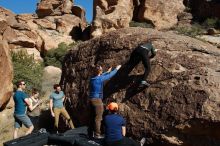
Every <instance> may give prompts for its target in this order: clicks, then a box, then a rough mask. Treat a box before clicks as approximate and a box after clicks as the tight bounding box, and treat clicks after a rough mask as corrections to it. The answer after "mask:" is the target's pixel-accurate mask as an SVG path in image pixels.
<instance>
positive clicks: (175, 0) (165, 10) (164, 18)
mask: <svg viewBox="0 0 220 146" xmlns="http://www.w3.org/2000/svg"><path fill="white" fill-rule="evenodd" d="M184 9H185V6H184V5H183V0H172V1H169V2H168V1H167V0H143V1H141V2H140V5H139V11H138V16H137V18H138V21H148V22H151V23H152V24H153V25H154V26H155V28H157V29H167V28H171V27H172V26H174V25H175V24H177V22H178V19H177V16H178V14H179V13H181V12H183V10H184Z"/></svg>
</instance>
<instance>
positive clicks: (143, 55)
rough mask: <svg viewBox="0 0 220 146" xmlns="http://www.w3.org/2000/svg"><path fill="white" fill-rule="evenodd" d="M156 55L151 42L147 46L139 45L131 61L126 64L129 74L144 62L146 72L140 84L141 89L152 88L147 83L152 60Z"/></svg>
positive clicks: (132, 54)
mask: <svg viewBox="0 0 220 146" xmlns="http://www.w3.org/2000/svg"><path fill="white" fill-rule="evenodd" d="M155 55H156V50H155V48H154V47H153V45H152V43H151V42H147V43H145V44H141V45H139V46H138V47H137V48H135V49H134V51H133V52H132V53H131V56H130V59H129V61H128V62H127V64H126V70H127V71H126V72H127V73H128V74H129V73H130V72H131V71H132V69H133V68H134V67H135V66H136V65H137V64H138V63H139V62H140V61H142V63H143V65H144V68H145V71H144V74H143V77H142V80H141V81H140V82H139V86H140V87H144V86H147V87H148V86H150V84H149V83H148V82H147V81H146V79H147V76H148V75H149V73H150V70H151V65H150V59H151V58H153V57H154V56H155Z"/></svg>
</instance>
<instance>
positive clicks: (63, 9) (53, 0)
mask: <svg viewBox="0 0 220 146" xmlns="http://www.w3.org/2000/svg"><path fill="white" fill-rule="evenodd" d="M72 6H73V2H72V0H50V1H48V0H41V1H40V2H39V3H38V4H37V10H36V13H37V15H38V17H39V18H42V17H45V16H57V15H59V16H60V15H63V14H71V13H72V11H71V9H72Z"/></svg>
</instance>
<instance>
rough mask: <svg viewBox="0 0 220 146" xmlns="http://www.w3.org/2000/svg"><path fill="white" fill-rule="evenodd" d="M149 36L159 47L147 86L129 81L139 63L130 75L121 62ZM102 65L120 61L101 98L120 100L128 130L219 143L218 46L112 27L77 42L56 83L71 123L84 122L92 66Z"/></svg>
mask: <svg viewBox="0 0 220 146" xmlns="http://www.w3.org/2000/svg"><path fill="white" fill-rule="evenodd" d="M148 40H151V41H152V42H153V45H154V46H155V47H156V48H157V49H158V52H157V55H156V57H155V58H154V59H152V61H151V65H152V70H151V73H150V75H149V77H148V81H149V82H150V83H151V86H150V87H149V88H146V89H142V90H141V89H138V88H136V87H135V85H134V84H133V82H134V81H137V80H138V79H140V77H141V74H142V73H143V71H144V68H143V66H142V65H141V63H140V65H138V66H136V68H135V69H134V70H133V71H132V72H131V73H130V74H129V73H127V72H125V70H126V65H125V64H126V62H127V61H128V59H129V56H130V53H131V52H132V50H133V49H134V48H135V47H137V46H138V45H139V44H141V43H143V42H146V41H148ZM94 64H100V65H102V66H103V68H104V69H105V70H107V69H108V68H109V67H110V66H113V67H114V66H116V65H117V64H122V68H121V70H120V71H119V72H118V73H117V74H116V76H115V77H114V78H112V79H111V80H110V81H108V82H106V84H105V87H104V102H105V103H108V102H110V101H116V102H118V103H119V108H120V113H121V114H122V115H123V116H124V117H125V118H126V120H127V131H128V135H131V136H133V137H134V138H137V139H139V138H141V137H148V138H147V142H148V143H151V144H152V145H163V146H171V145H172V146H173V145H183V146H195V145H199V146H217V145H220V142H219V139H220V136H219V134H218V131H219V130H220V128H219V126H220V116H219V115H220V109H219V103H220V90H219V88H220V73H219V72H220V50H219V49H218V48H216V47H214V46H212V45H209V44H206V43H204V42H201V41H199V40H196V39H192V38H190V37H185V36H179V35H176V34H174V33H171V32H166V33H164V32H159V31H155V30H152V29H141V28H127V29H120V30H117V31H112V32H110V33H107V34H105V35H103V36H102V37H100V38H95V39H92V40H90V41H87V42H85V43H82V44H80V45H78V46H77V47H76V48H74V49H73V50H71V51H70V52H69V53H68V54H67V55H66V56H65V59H64V63H63V69H62V76H61V84H63V85H64V90H65V93H66V96H67V97H68V98H70V100H71V106H69V107H68V109H69V110H70V113H72V117H73V121H74V123H75V124H76V125H84V124H88V123H89V119H90V118H89V111H90V109H89V105H88V104H89V102H88V93H89V79H90V77H91V75H92V73H91V69H92V65H94Z"/></svg>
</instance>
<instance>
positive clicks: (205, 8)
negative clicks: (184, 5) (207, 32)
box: [189, 0, 220, 19]
mask: <svg viewBox="0 0 220 146" xmlns="http://www.w3.org/2000/svg"><path fill="white" fill-rule="evenodd" d="M189 3H190V5H191V8H192V13H193V15H195V16H196V17H199V18H202V19H204V18H210V17H217V18H220V1H219V0H189Z"/></svg>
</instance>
